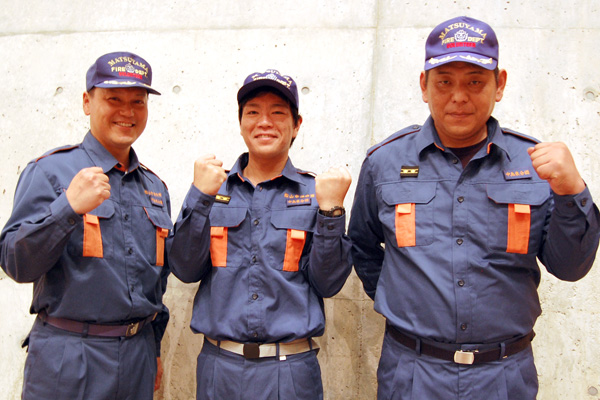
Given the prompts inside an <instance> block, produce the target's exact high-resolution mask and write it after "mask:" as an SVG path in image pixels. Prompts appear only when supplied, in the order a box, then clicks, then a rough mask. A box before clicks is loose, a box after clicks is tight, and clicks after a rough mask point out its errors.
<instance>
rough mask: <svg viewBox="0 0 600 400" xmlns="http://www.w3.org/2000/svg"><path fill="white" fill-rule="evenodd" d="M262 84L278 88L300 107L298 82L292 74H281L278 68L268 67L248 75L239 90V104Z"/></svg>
mask: <svg viewBox="0 0 600 400" xmlns="http://www.w3.org/2000/svg"><path fill="white" fill-rule="evenodd" d="M262 86H269V87H272V88H274V89H277V91H279V92H280V93H281V94H282V95H283V96H284V97H285V98H287V99H288V100H289V101H291V102H292V104H293V105H294V106H295V107H296V108H299V107H298V104H299V101H298V88H297V87H296V82H294V80H293V79H292V78H291V77H290V76H287V75H281V74H280V73H279V71H277V70H276V69H268V70H266V71H265V72H255V73H253V74H250V75H248V77H247V78H246V79H245V80H244V85H243V86H242V87H241V88H240V90H239V91H238V94H237V100H238V105H239V104H240V103H241V101H242V99H243V98H244V97H245V96H246V95H247V94H248V93H250V92H251V91H252V90H254V89H257V88H259V87H262Z"/></svg>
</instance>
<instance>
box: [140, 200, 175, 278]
mask: <svg viewBox="0 0 600 400" xmlns="http://www.w3.org/2000/svg"><path fill="white" fill-rule="evenodd" d="M144 211H145V212H146V216H147V217H148V220H149V221H150V223H151V224H152V226H153V227H154V231H155V235H154V236H155V240H154V246H151V248H152V247H154V251H152V250H150V252H149V254H150V255H151V256H150V260H151V261H152V264H154V265H156V266H157V267H162V266H163V265H164V264H165V240H166V239H167V236H169V232H170V231H171V229H173V221H171V217H169V214H168V213H166V212H165V211H163V209H162V208H161V209H157V208H155V207H144Z"/></svg>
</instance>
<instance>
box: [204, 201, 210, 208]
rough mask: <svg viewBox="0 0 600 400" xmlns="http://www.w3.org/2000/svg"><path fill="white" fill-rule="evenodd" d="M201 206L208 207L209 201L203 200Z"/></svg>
mask: <svg viewBox="0 0 600 400" xmlns="http://www.w3.org/2000/svg"><path fill="white" fill-rule="evenodd" d="M202 205H203V206H204V207H208V206H209V205H210V201H208V200H204V201H203V202H202Z"/></svg>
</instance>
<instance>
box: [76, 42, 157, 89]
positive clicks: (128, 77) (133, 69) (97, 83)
mask: <svg viewBox="0 0 600 400" xmlns="http://www.w3.org/2000/svg"><path fill="white" fill-rule="evenodd" d="M151 84H152V68H151V67H150V64H148V62H147V61H146V60H144V59H143V58H142V57H140V56H138V55H137V54H133V53H129V52H126V51H118V52H114V53H108V54H105V55H103V56H101V57H100V58H98V59H97V60H96V62H95V63H94V64H92V66H91V67H90V69H88V71H87V75H86V85H85V88H86V90H87V91H88V92H89V91H90V90H92V88H94V87H99V88H130V87H140V88H143V89H146V90H147V91H148V93H152V94H157V95H160V93H159V92H157V91H156V90H154V89H152V87H150V85H151Z"/></svg>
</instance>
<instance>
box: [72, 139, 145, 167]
mask: <svg viewBox="0 0 600 400" xmlns="http://www.w3.org/2000/svg"><path fill="white" fill-rule="evenodd" d="M81 147H82V148H83V149H84V150H85V152H86V153H87V154H88V156H89V157H90V159H91V160H92V162H93V163H94V165H96V166H98V167H100V168H102V171H103V172H104V173H107V172H108V171H110V170H111V169H113V168H115V167H116V166H117V165H120V163H119V161H117V159H116V158H115V157H114V156H113V155H112V154H110V152H109V151H108V150H106V148H104V146H102V144H101V143H100V142H99V141H98V139H96V138H95V137H94V135H92V132H91V131H88V133H87V134H86V135H85V137H84V138H83V142H82V146H81ZM139 166H140V162H139V160H138V158H137V155H136V154H135V151H134V150H133V148H132V149H131V150H130V151H129V172H131V171H133V170H135V169H137V168H138V167H139Z"/></svg>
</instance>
